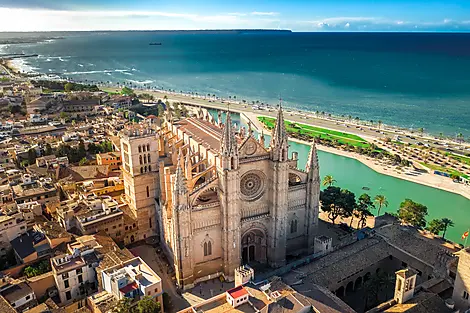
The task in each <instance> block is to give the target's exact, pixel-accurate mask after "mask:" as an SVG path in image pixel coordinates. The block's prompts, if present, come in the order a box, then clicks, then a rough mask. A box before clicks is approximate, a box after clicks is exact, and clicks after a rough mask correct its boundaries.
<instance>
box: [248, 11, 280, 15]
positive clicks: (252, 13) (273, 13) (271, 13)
mask: <svg viewBox="0 0 470 313" xmlns="http://www.w3.org/2000/svg"><path fill="white" fill-rule="evenodd" d="M250 14H251V15H255V16H256V15H258V16H276V15H279V13H278V12H251V13H250Z"/></svg>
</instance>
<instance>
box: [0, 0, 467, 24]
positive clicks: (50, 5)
mask: <svg viewBox="0 0 470 313" xmlns="http://www.w3.org/2000/svg"><path fill="white" fill-rule="evenodd" d="M0 14H1V16H2V22H0V31H53V30H127V29H135V30H140V29H214V28H216V29H230V28H287V29H292V30H294V31H470V0H440V1H436V0H408V1H405V0H269V1H267V0H251V1H249V0H218V1H216V0H205V1H201V0H142V1H139V0H133V1H129V0H0ZM25 21H28V22H25ZM31 21H32V22H31Z"/></svg>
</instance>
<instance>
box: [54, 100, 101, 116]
mask: <svg viewBox="0 0 470 313" xmlns="http://www.w3.org/2000/svg"><path fill="white" fill-rule="evenodd" d="M99 105H100V100H99V99H95V98H91V99H70V100H66V101H64V103H63V106H64V110H63V112H65V113H66V114H67V115H68V116H70V117H71V118H76V117H78V116H81V117H86V116H89V115H94V114H96V110H95V108H96V107H98V106H99Z"/></svg>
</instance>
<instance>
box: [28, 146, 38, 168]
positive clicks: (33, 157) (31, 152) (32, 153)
mask: <svg viewBox="0 0 470 313" xmlns="http://www.w3.org/2000/svg"><path fill="white" fill-rule="evenodd" d="M37 157H38V155H37V153H36V150H35V149H29V150H28V163H29V165H31V164H34V163H36V158H37Z"/></svg>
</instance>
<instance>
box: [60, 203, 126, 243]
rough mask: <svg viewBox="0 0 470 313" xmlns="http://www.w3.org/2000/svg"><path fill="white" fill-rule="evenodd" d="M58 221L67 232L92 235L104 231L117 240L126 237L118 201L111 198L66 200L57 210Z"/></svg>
mask: <svg viewBox="0 0 470 313" xmlns="http://www.w3.org/2000/svg"><path fill="white" fill-rule="evenodd" d="M56 216H57V220H58V222H59V224H60V225H62V227H64V228H65V229H66V230H67V231H69V232H72V233H75V234H77V235H80V236H82V235H91V234H95V233H97V232H99V231H104V232H106V233H107V234H109V235H110V236H111V237H113V238H115V239H116V240H118V241H119V240H121V239H122V236H123V235H124V217H123V212H122V211H121V210H120V209H119V204H118V202H117V201H116V200H114V199H113V198H111V197H109V196H100V197H98V196H93V195H89V196H87V197H82V198H81V199H79V200H66V201H62V202H61V203H60V206H59V207H58V208H57V209H56Z"/></svg>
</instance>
